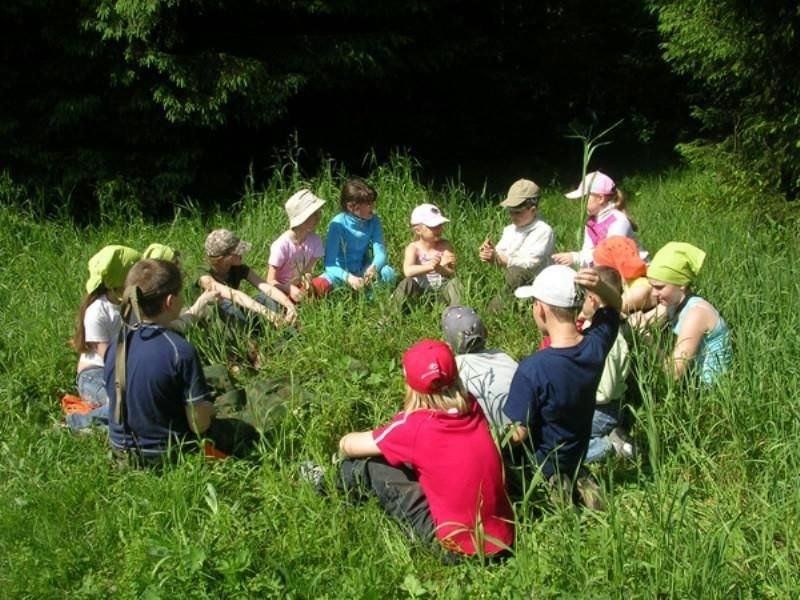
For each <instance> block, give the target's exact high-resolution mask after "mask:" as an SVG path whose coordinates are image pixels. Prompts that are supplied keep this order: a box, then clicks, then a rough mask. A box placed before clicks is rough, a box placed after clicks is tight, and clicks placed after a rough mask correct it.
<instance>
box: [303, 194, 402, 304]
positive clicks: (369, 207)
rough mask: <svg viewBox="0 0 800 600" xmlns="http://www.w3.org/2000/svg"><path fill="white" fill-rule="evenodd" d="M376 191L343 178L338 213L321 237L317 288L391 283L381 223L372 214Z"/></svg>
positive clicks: (327, 289)
mask: <svg viewBox="0 0 800 600" xmlns="http://www.w3.org/2000/svg"><path fill="white" fill-rule="evenodd" d="M377 200H378V193H377V192H376V191H375V190H374V189H373V188H372V187H371V186H370V185H369V184H367V183H366V182H365V181H363V180H362V179H358V178H353V179H349V180H347V182H346V183H345V184H344V186H343V187H342V193H341V197H340V206H341V212H339V214H337V215H336V216H335V217H333V219H332V220H331V223H330V225H329V226H328V235H327V239H326V240H325V273H324V274H323V276H322V279H323V281H322V282H320V284H321V285H320V286H319V291H320V292H322V293H327V292H329V291H330V290H331V289H333V288H337V287H340V286H342V285H347V286H349V287H350V288H352V289H354V290H360V289H363V288H366V287H369V286H371V285H372V284H373V283H375V282H377V281H381V282H383V283H392V282H394V280H395V278H396V274H395V271H394V269H393V268H392V267H390V266H389V265H387V264H386V244H385V243H384V239H383V226H382V225H381V220H380V217H378V215H376V214H375V203H376V202H377Z"/></svg>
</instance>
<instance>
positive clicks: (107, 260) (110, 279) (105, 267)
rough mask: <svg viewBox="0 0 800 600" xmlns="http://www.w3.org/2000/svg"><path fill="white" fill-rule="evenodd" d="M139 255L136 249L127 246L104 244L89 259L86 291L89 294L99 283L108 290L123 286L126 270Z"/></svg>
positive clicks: (134, 262) (126, 274) (128, 269)
mask: <svg viewBox="0 0 800 600" xmlns="http://www.w3.org/2000/svg"><path fill="white" fill-rule="evenodd" d="M141 257H142V255H141V254H140V253H139V252H138V250H134V249H133V248H128V247H127V246H117V245H111V246H106V247H105V248H103V249H102V250H100V252H98V253H97V254H95V255H94V256H93V257H92V258H90V259H89V279H87V280H86V293H87V294H91V293H92V292H94V291H95V290H96V289H97V288H99V287H100V285H101V284H102V285H105V286H106V288H107V289H109V290H113V289H116V288H121V287H123V286H124V285H125V277H127V276H128V271H130V268H131V267H132V266H133V265H134V264H136V262H137V261H138V260H139V259H140V258H141Z"/></svg>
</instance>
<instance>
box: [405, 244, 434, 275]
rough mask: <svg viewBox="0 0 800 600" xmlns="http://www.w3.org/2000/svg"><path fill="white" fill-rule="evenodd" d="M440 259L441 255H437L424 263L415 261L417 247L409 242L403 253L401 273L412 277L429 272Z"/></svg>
mask: <svg viewBox="0 0 800 600" xmlns="http://www.w3.org/2000/svg"><path fill="white" fill-rule="evenodd" d="M440 260H441V257H440V256H439V257H436V258H435V259H434V260H431V261H430V262H427V263H425V264H424V265H421V264H419V263H417V248H416V246H415V245H414V242H411V243H410V244H409V245H408V246H406V249H405V252H404V254H403V275H405V276H406V277H414V276H416V275H424V274H425V273H430V272H431V271H433V270H434V269H435V268H436V267H437V266H438V265H439V261H440Z"/></svg>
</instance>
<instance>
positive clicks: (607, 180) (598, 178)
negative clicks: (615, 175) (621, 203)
mask: <svg viewBox="0 0 800 600" xmlns="http://www.w3.org/2000/svg"><path fill="white" fill-rule="evenodd" d="M616 189H617V184H616V183H614V180H613V179H611V177H609V176H608V175H606V174H605V173H601V172H600V171H594V172H592V173H587V174H586V177H584V178H583V181H582V182H581V184H580V185H579V186H578V189H576V190H573V191H571V192H570V193H569V194H564V195H565V196H566V197H567V198H583V197H584V196H585V195H587V194H599V195H601V196H608V195H609V194H613V193H614V192H615V191H616Z"/></svg>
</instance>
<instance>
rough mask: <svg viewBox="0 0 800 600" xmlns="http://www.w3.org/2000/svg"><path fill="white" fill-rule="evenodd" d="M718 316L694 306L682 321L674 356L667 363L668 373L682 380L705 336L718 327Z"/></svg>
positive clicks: (701, 307)
mask: <svg viewBox="0 0 800 600" xmlns="http://www.w3.org/2000/svg"><path fill="white" fill-rule="evenodd" d="M715 321H716V316H715V315H714V314H713V313H712V312H711V311H709V310H706V309H705V308H704V307H703V306H693V307H691V308H690V309H689V310H687V311H686V315H685V316H684V317H683V319H682V320H681V329H680V331H679V332H678V339H677V340H676V342H675V348H674V350H673V351H672V356H671V357H670V358H668V359H667V361H666V369H667V372H671V374H672V376H673V377H674V378H675V379H680V378H681V377H683V374H684V373H685V372H686V370H687V369H688V368H689V365H690V364H691V362H692V361H693V360H694V358H695V356H697V350H698V348H700V343H701V342H702V341H703V336H704V335H705V334H706V332H707V331H710V330H711V329H712V328H713V327H714V326H715V325H716V322H715Z"/></svg>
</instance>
